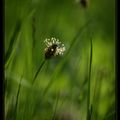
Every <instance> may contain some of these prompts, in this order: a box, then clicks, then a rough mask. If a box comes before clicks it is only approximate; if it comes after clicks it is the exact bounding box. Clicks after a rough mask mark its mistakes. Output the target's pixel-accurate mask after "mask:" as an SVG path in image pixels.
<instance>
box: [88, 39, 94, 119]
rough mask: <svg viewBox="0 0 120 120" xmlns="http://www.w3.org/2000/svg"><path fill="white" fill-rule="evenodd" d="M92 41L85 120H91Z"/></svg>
mask: <svg viewBox="0 0 120 120" xmlns="http://www.w3.org/2000/svg"><path fill="white" fill-rule="evenodd" d="M92 53H93V51H92V39H91V50H90V66H89V76H88V95H87V120H90V119H91V108H90V79H91V67H92Z"/></svg>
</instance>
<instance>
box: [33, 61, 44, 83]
mask: <svg viewBox="0 0 120 120" xmlns="http://www.w3.org/2000/svg"><path fill="white" fill-rule="evenodd" d="M45 61H46V60H45V59H44V60H43V61H42V63H41V65H40V67H39V68H38V70H37V72H36V74H35V76H34V78H33V81H32V84H34V82H35V79H36V78H37V76H38V73H39V72H40V70H41V69H42V67H43V65H44V63H45Z"/></svg>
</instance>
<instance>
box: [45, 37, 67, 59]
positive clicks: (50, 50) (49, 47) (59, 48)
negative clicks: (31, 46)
mask: <svg viewBox="0 0 120 120" xmlns="http://www.w3.org/2000/svg"><path fill="white" fill-rule="evenodd" d="M44 42H45V44H46V48H45V59H50V58H51V57H53V56H57V55H63V53H64V51H65V46H64V44H62V43H61V42H60V41H59V39H56V38H51V39H47V38H46V39H45V41H44Z"/></svg>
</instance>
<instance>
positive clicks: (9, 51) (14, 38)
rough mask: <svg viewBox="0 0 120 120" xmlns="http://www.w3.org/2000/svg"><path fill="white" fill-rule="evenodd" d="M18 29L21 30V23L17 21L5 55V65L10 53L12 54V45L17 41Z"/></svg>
mask: <svg viewBox="0 0 120 120" xmlns="http://www.w3.org/2000/svg"><path fill="white" fill-rule="evenodd" d="M20 29H21V21H18V22H17V24H16V26H15V30H14V33H13V35H12V37H11V40H10V44H9V48H8V50H7V52H6V55H5V65H6V64H7V62H8V60H9V58H10V56H11V53H12V51H13V49H14V44H15V42H16V40H17V37H18V35H19V32H20Z"/></svg>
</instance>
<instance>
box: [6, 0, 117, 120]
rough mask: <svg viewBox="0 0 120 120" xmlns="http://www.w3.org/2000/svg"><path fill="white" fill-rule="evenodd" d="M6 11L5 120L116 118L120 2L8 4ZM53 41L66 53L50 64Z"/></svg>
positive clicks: (68, 1)
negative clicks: (119, 6) (49, 41)
mask: <svg viewBox="0 0 120 120" xmlns="http://www.w3.org/2000/svg"><path fill="white" fill-rule="evenodd" d="M99 5H101V7H99ZM110 5H111V7H109V6H110ZM5 10H6V13H5V18H6V19H5V24H6V25H5V30H6V31H5V55H4V56H5V119H6V120H13V119H14V120H63V119H65V120H66V119H68V120H106V119H109V120H115V113H116V110H115V101H116V99H115V39H114V38H115V36H114V35H115V33H114V31H113V29H114V19H113V18H114V17H115V15H114V12H110V11H114V1H113V0H112V1H109V0H107V1H106V2H104V0H102V1H90V5H89V7H88V8H87V10H86V9H84V8H82V7H81V5H80V3H77V2H76V1H74V0H73V1H72V0H66V1H64V0H62V1H59V0H50V1H48V0H46V1H44V0H41V1H40V0H38V1H37V0H36V1H34V0H33V1H28V0H27V1H24V0H21V1H20V0H18V1H15V0H12V1H11V2H9V1H8V0H6V1H5ZM86 12H87V13H86ZM104 16H105V17H104ZM96 18H97V19H96ZM98 18H99V19H98ZM107 21H108V22H107ZM108 23H109V24H108ZM92 33H94V34H92ZM51 37H55V38H59V39H60V41H61V42H62V43H63V44H64V45H65V47H66V51H65V53H64V55H63V56H56V57H53V58H51V59H50V60H45V61H44V54H45V53H44V49H45V44H44V40H45V39H46V38H51ZM23 71H24V74H23Z"/></svg>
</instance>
